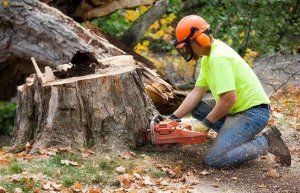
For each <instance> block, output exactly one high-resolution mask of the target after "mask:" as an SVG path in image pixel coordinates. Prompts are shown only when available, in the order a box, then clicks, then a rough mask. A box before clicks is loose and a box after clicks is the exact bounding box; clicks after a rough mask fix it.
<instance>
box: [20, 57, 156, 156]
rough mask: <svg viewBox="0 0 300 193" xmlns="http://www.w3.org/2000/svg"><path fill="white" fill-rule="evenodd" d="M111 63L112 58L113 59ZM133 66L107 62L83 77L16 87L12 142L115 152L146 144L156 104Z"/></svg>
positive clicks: (34, 149) (38, 147) (36, 81)
mask: <svg viewBox="0 0 300 193" xmlns="http://www.w3.org/2000/svg"><path fill="white" fill-rule="evenodd" d="M112 61H114V60H112ZM140 75H141V69H140V68H138V67H137V66H136V65H134V64H125V65H124V64H119V65H111V66H110V67H108V68H106V69H104V70H102V71H100V72H98V73H96V74H91V75H87V76H81V77H73V78H67V79H59V80H54V81H51V82H45V83H41V82H40V81H38V80H37V79H36V78H35V79H34V81H33V82H28V83H26V84H24V85H22V86H19V87H18V107H17V114H16V119H15V132H16V133H15V136H14V144H24V142H26V141H32V140H34V143H32V149H31V152H33V153H34V152H36V151H38V150H39V149H40V148H47V147H53V146H59V147H71V148H72V149H75V150H78V149H81V148H84V147H93V148H95V149H96V150H97V151H100V152H103V151H113V152H120V151H123V150H124V149H128V148H134V147H136V146H140V145H143V144H145V137H146V129H147V127H148V121H149V119H150V118H151V117H152V115H153V112H155V108H154V106H153V105H152V103H151V101H150V99H149V98H148V96H147V95H146V93H145V91H144V88H143V83H142V82H141V76H140Z"/></svg>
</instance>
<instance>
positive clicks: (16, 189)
mask: <svg viewBox="0 0 300 193" xmlns="http://www.w3.org/2000/svg"><path fill="white" fill-rule="evenodd" d="M22 192H23V190H22V189H21V188H15V190H14V193H22Z"/></svg>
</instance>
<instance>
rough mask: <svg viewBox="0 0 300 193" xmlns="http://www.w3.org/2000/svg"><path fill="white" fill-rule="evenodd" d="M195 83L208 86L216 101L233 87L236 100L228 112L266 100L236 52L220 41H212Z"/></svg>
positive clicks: (255, 80) (265, 101)
mask: <svg viewBox="0 0 300 193" xmlns="http://www.w3.org/2000/svg"><path fill="white" fill-rule="evenodd" d="M195 86H199V87H207V86H208V87H209V89H210V90H211V92H212V95H213V97H214V99H215V101H216V102H218V100H219V99H220V95H221V94H222V93H225V92H228V91H233V90H235V91H236V94H237V100H236V102H235V103H234V105H233V106H232V108H231V109H230V111H229V114H235V113H238V112H241V111H245V110H247V109H249V108H251V107H253V106H256V105H260V104H269V103H270V100H269V98H268V96H267V94H266V93H265V91H264V89H263V87H262V85H261V83H260V81H259V80H258V78H257V76H256V75H255V73H254V71H253V70H252V69H251V68H250V66H249V65H248V64H247V63H246V62H245V61H244V59H243V58H242V57H240V55H239V54H238V53H236V52H235V51H234V50H233V49H232V48H231V47H230V46H228V45H227V44H225V43H224V42H222V41H220V40H214V41H213V43H212V45H211V50H210V54H209V56H203V57H202V59H201V68H200V73H199V76H198V78H197V82H196V85H195Z"/></svg>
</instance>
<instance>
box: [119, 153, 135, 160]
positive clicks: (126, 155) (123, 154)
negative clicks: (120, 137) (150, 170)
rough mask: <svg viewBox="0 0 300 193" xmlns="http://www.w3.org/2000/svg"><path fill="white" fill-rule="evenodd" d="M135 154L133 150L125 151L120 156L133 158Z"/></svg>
mask: <svg viewBox="0 0 300 193" xmlns="http://www.w3.org/2000/svg"><path fill="white" fill-rule="evenodd" d="M135 156H136V155H135V153H134V152H132V151H125V152H123V153H122V154H121V155H120V157H121V158H122V159H131V158H133V157H135Z"/></svg>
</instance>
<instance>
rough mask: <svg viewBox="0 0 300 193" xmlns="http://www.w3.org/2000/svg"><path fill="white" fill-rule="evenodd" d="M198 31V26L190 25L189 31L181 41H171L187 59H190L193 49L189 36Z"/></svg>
mask: <svg viewBox="0 0 300 193" xmlns="http://www.w3.org/2000/svg"><path fill="white" fill-rule="evenodd" d="M197 31H198V28H195V27H192V28H191V33H190V34H189V35H188V36H187V37H186V38H184V39H183V40H182V41H180V42H178V41H177V40H176V41H175V42H174V43H173V46H174V47H175V48H176V50H177V51H178V52H179V53H180V55H181V56H182V57H183V58H184V59H185V60H186V61H187V62H189V61H191V59H192V58H193V56H194V52H193V49H192V47H191V38H192V37H193V36H194V35H195V33H196V32H197Z"/></svg>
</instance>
